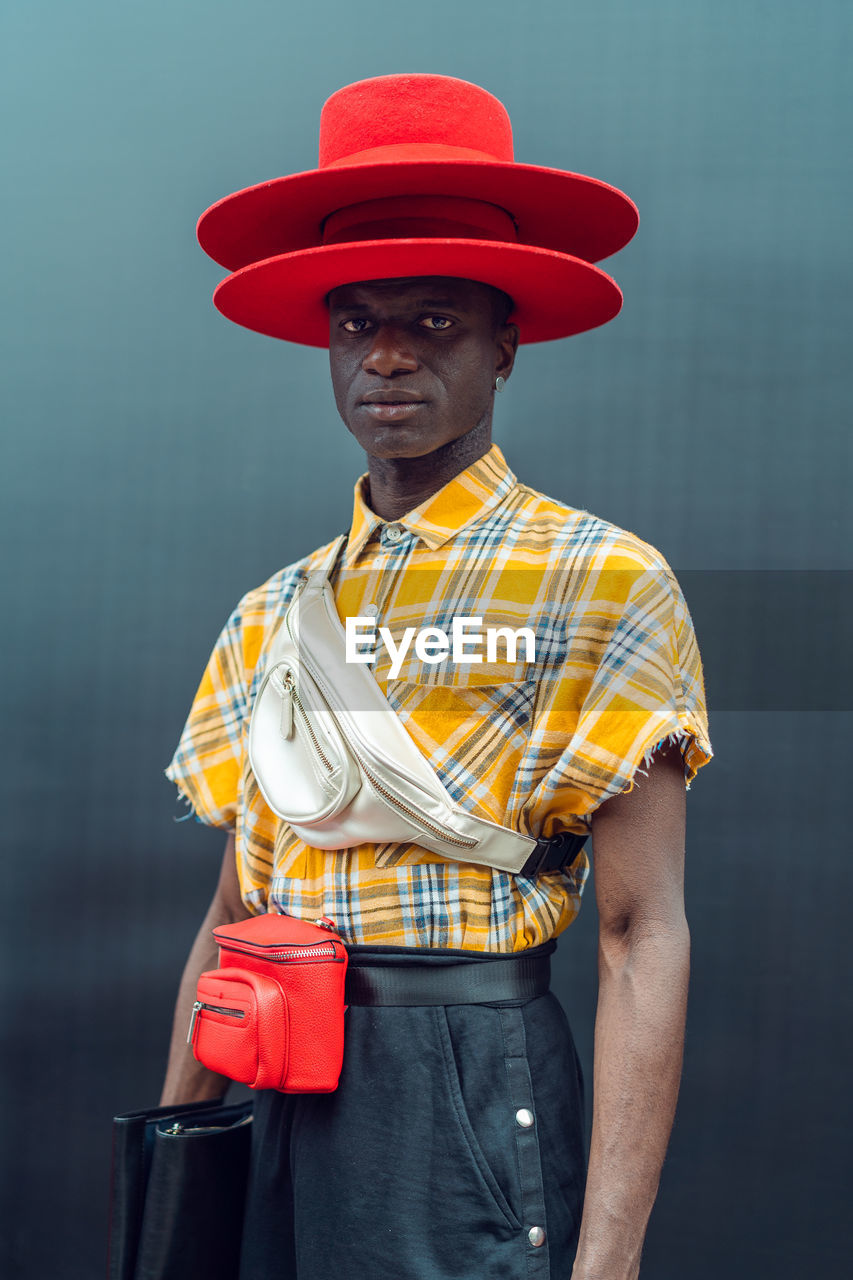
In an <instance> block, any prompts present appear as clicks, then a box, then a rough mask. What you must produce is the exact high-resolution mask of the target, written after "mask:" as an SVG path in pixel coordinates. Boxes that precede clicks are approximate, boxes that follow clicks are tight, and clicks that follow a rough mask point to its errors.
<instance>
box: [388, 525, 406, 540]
mask: <svg viewBox="0 0 853 1280" xmlns="http://www.w3.org/2000/svg"><path fill="white" fill-rule="evenodd" d="M402 536H403V530H402V528H401V527H400V525H398V524H386V526H385V541H386V542H399V541H400V539H401V538H402Z"/></svg>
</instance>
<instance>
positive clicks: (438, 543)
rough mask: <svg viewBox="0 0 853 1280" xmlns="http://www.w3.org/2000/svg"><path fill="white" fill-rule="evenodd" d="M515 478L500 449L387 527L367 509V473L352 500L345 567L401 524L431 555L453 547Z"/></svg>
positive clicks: (500, 500)
mask: <svg viewBox="0 0 853 1280" xmlns="http://www.w3.org/2000/svg"><path fill="white" fill-rule="evenodd" d="M516 483H517V481H516V477H515V474H514V473H513V471H511V470H510V468H509V467H508V466H507V462H506V459H505V458H504V456H503V454H502V453H501V451H500V449H499V448H498V446H497V445H496V444H493V445H492V446H491V448H490V449H489V451H488V453H485V454H483V456H482V458H478V459H477V461H476V462H473V463H472V464H471V466H470V467H466V468H465V470H464V471H460V472H459V475H456V476H454V477H453V479H452V480H448V482H447V484H446V485H444V486H443V487H442V488H441V489H439V490H438V492H437V493H434V494H432V496H431V497H429V498H427V499H426V501H425V502H422V503H421V504H420V506H419V507H414V508H413V509H412V510H411V511H409V512H407V513H406V515H404V516H401V517H400V519H399V520H394V521H386V520H383V519H382V517H381V516H378V515H377V514H376V512H375V511H372V510H371V509H370V507H369V506H368V505H367V503H366V501H365V498H364V494H365V490H366V487H367V473H365V474H364V475H362V476H359V478H358V480H357V481H356V484H355V490H354V494H353V511H352V525H351V526H350V531H349V538H348V541H347V549H346V556H345V563H348V564H350V565H351V564H352V562H353V561H354V560H355V559H356V558H357V557H358V556H359V555H360V554H361V551H362V549H363V548H364V546H365V545H366V543H367V541H368V539H369V538H370V536H371V534H372V533H373V532H374V530H376V529H379V528H380V527H381V526H382V525H383V524H397V525H401V526H402V527H403V528H404V529H408V530H409V531H410V532H411V533H413V534H415V535H416V536H417V537H418V538H420V539H421V541H422V542H424V543H425V544H426V546H428V547H429V549H430V550H431V551H435V550H437V549H438V548H439V547H443V546H444V544H445V543H446V542H450V540H451V538H454V537H455V536H456V534H457V533H459V532H460V530H462V529H464V528H465V527H466V526H467V525H470V524H473V523H474V522H475V521H477V520H481V519H482V518H483V516H485V515H488V513H489V512H490V511H493V510H494V509H495V507H497V506H498V504H499V503H501V502H502V501H503V500H504V498H505V497H506V495H507V494H508V493H509V492H510V490H511V489H513V488H514V487H515V485H516Z"/></svg>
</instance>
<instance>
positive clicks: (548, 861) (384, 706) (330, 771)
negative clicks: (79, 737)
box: [249, 535, 586, 875]
mask: <svg viewBox="0 0 853 1280" xmlns="http://www.w3.org/2000/svg"><path fill="white" fill-rule="evenodd" d="M345 541H346V537H345V535H344V536H342V537H341V538H339V539H338V540H337V541H336V543H335V544H334V546H333V547H332V549H331V551H330V553H329V556H328V557H327V560H326V562H325V564H324V565H322V566H321V567H320V568H319V569H316V570H313V571H311V572H310V573H308V574H307V575H305V577H303V579H302V581H301V583H300V584H299V585H298V587H297V589H296V593H295V595H294V597H293V599H292V600H291V602H290V605H289V606H288V609H287V613H286V614H285V617H284V620H283V622H282V624H281V626H280V627H279V629H278V632H277V633H276V636H275V638H274V640H273V643H272V646H271V649H270V653H269V658H268V661H267V667H266V673H265V676H264V680H263V683H262V684H261V687H260V689H259V691H258V695H257V698H256V699H255V705H254V708H253V711H252V719H251V724H250V727H249V762H250V764H251V767H252V772H253V773H254V775H255V778H256V779H257V782H258V786H259V787H260V790H261V794H262V795H263V797H264V799H265V801H266V802H267V804H268V805H269V807H270V809H271V810H272V811H273V813H275V814H277V816H278V817H280V818H282V819H283V820H284V821H285V822H287V823H288V824H289V825H290V826H291V827H292V829H293V831H294V832H295V833H296V835H297V836H299V837H300V839H302V840H304V841H305V842H306V844H309V845H311V846H313V847H314V848H318V849H347V848H351V847H352V846H353V845H358V844H364V843H370V844H385V843H395V844H398V843H399V844H404V843H407V844H417V845H420V846H422V847H423V848H425V849H428V850H430V851H431V852H432V853H439V854H443V855H444V856H445V857H447V858H452V859H454V860H455V861H458V862H473V863H478V864H481V865H483V866H489V867H496V868H498V869H499V870H501V871H507V872H514V873H516V874H523V875H536V874H541V873H542V872H543V871H545V870H555V869H557V868H559V867H562V866H564V865H566V864H567V862H568V861H569V860H570V859H571V858H572V857H574V856H575V855H576V854H577V852H578V850H579V849H580V846H581V845H582V844H583V843H584V841H585V840H586V836H577V835H570V834H569V833H566V832H564V833H561V834H560V836H557V837H553V838H552V839H551V840H540V841H537V840H535V839H534V838H533V837H532V836H525V835H522V834H521V833H520V832H518V831H513V830H511V829H510V828H509V827H502V826H500V825H499V824H498V823H496V822H490V821H489V820H488V819H486V818H478V817H476V816H475V815H474V814H472V813H469V812H468V811H467V810H465V809H462V808H460V807H459V805H458V804H456V802H455V801H454V800H453V798H452V797H451V796H450V794H449V792H448V791H447V789H446V788H445V786H444V784H443V782H442V781H441V779H440V778H439V776H438V774H437V773H436V772H435V770H434V769H433V768H432V766H431V765H430V764H429V763H428V762H427V760H426V759H425V758H424V756H423V755H422V754H421V752H420V750H419V749H418V747H417V746H416V745H415V743H414V742H413V740H412V738H411V737H410V736H409V734H408V732H407V731H406V729H405V727H404V726H403V724H402V723H401V721H400V719H399V718H398V716H397V714H396V712H395V711H394V709H393V707H391V705H390V703H389V702H388V701H387V699H386V698H385V695H384V694H383V693H382V690H381V689H380V688H379V685H378V684H377V683H376V681H375V680H374V678H373V676H372V675H371V673H370V672H369V671H367V670H366V669H365V666H364V664H361V663H348V662H347V661H346V657H345V653H346V649H345V633H344V629H343V627H342V625H341V621H340V618H339V617H338V613H337V609H336V606H335V597H334V592H333V589H332V585H331V583H330V581H329V576H328V574H329V570H330V568H331V566H332V565H334V564H336V563H337V559H338V556H339V555H340V552H341V549H342V547H343V544H344V542H345ZM555 857H556V863H555Z"/></svg>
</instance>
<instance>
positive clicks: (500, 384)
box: [495, 374, 506, 391]
mask: <svg viewBox="0 0 853 1280" xmlns="http://www.w3.org/2000/svg"><path fill="white" fill-rule="evenodd" d="M505 386H506V378H502V377H501V375H500V374H498V376H497V377H496V378H495V391H503V389H504V387H505Z"/></svg>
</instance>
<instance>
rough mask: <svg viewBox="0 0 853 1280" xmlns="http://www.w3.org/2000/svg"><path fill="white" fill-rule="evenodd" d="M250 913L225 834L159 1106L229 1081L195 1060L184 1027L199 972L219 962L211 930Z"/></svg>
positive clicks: (183, 988)
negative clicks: (217, 875)
mask: <svg viewBox="0 0 853 1280" xmlns="http://www.w3.org/2000/svg"><path fill="white" fill-rule="evenodd" d="M250 915H251V912H250V911H247V910H246V907H245V906H244V904H243V900H242V898H241V897H240V884H239V881H238V879H237V861H236V856H235V851H234V837H233V835H232V836H229V837H228V841H227V843H226V845H225V854H224V857H223V859H222V870H221V871H220V873H219V883H218V885H217V886H216V892H215V893H214V895H213V899H212V901H211V903H210V906H209V907H208V909H207V915H206V916H205V917H204V921H203V922H202V926H201V928H200V929H199V931H198V934H197V935H196V939H195V942H194V943H193V945H192V950H191V951H190V954H189V959H188V960H187V963H186V967H185V969H184V973H183V977H182V978H181V985H180V987H179V989H178V998H177V1001H176V1003H175V1017H174V1022H173V1025H172V1041H171V1044H170V1046H169V1062H168V1066H167V1068H166V1079H165V1082H164V1084H163V1093H162V1095H161V1098H160V1105H161V1106H172V1105H173V1104H175V1103H178V1102H203V1101H205V1100H206V1099H208V1098H216V1097H219V1095H220V1094H223V1093H225V1091H226V1089H227V1088H228V1085H229V1084H230V1083H231V1082H230V1080H229V1079H228V1077H227V1076H220V1075H217V1074H216V1072H214V1071H208V1069H207V1067H203V1066H202V1065H201V1063H200V1062H196V1060H195V1058H194V1057H193V1054H192V1050H191V1048H190V1046H189V1045H188V1044H187V1028H188V1026H189V1024H190V1014H191V1012H192V1006H193V1001H194V1000H195V998H196V986H197V984H198V978H199V974H201V973H203V972H204V970H205V969H215V968H216V967H217V964H218V959H219V950H218V948H217V946H216V943H215V942H214V940H213V938H212V937H211V929H213V928H215V927H216V925H220V924H230V923H233V922H234V921H235V920H245V919H247V917H248V916H250Z"/></svg>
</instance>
